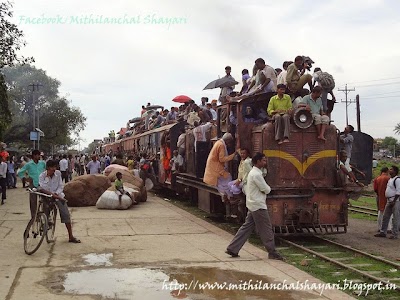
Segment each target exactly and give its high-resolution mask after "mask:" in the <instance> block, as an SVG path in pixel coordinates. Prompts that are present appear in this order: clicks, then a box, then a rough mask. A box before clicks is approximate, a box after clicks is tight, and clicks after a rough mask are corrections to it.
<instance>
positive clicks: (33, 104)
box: [28, 83, 43, 149]
mask: <svg viewBox="0 0 400 300" xmlns="http://www.w3.org/2000/svg"><path fill="white" fill-rule="evenodd" d="M41 86H43V85H41V84H39V83H31V84H30V85H28V87H30V88H32V116H33V118H32V119H33V129H32V131H35V132H37V138H38V139H37V141H38V143H37V145H38V149H39V139H40V137H39V134H40V133H39V132H38V131H37V130H36V101H35V94H36V93H35V92H38V91H39V87H41ZM37 118H38V121H37V127H39V111H38V116H37ZM35 146H36V142H35V140H33V149H35Z"/></svg>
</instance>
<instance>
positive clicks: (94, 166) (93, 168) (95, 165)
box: [86, 160, 100, 174]
mask: <svg viewBox="0 0 400 300" xmlns="http://www.w3.org/2000/svg"><path fill="white" fill-rule="evenodd" d="M86 168H88V169H89V174H99V173H100V172H99V169H100V162H99V161H98V160H96V161H93V160H91V161H89V163H88V164H87V165H86Z"/></svg>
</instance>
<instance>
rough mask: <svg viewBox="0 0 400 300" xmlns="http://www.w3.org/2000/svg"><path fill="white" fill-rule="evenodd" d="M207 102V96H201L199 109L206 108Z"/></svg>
mask: <svg viewBox="0 0 400 300" xmlns="http://www.w3.org/2000/svg"><path fill="white" fill-rule="evenodd" d="M207 102H208V98H207V97H201V105H199V107H200V108H201V109H206V108H207V107H206V105H207Z"/></svg>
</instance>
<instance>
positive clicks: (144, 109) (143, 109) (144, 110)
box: [140, 105, 147, 117]
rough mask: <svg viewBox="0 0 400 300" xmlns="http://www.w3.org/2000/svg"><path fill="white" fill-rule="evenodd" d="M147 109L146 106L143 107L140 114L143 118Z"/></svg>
mask: <svg viewBox="0 0 400 300" xmlns="http://www.w3.org/2000/svg"><path fill="white" fill-rule="evenodd" d="M146 111H147V110H146V107H145V106H144V105H142V110H141V112H140V116H141V117H143V114H144V113H145V112H146Z"/></svg>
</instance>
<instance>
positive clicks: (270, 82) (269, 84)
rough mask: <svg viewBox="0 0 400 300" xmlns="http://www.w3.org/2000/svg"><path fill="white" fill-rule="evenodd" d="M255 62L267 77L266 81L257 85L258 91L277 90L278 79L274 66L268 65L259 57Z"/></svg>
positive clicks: (262, 74)
mask: <svg viewBox="0 0 400 300" xmlns="http://www.w3.org/2000/svg"><path fill="white" fill-rule="evenodd" d="M255 64H256V66H257V68H258V69H259V70H260V72H261V76H264V77H265V81H264V83H263V84H262V85H260V86H259V87H257V89H258V91H259V92H263V93H268V92H276V87H277V79H276V73H275V70H274V68H272V67H270V66H268V65H266V64H265V61H264V60H263V59H262V58H257V59H256V61H255Z"/></svg>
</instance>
